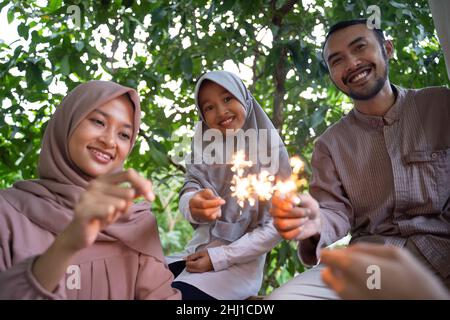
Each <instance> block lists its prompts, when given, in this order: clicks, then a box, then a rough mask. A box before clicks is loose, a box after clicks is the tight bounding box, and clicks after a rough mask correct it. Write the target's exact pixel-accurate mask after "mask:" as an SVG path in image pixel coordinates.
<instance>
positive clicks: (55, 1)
mask: <svg viewBox="0 0 450 320" xmlns="http://www.w3.org/2000/svg"><path fill="white" fill-rule="evenodd" d="M61 5H62V0H50V1H49V2H48V6H47V8H48V12H53V11H56V10H58V9H59V8H60V7H61Z"/></svg>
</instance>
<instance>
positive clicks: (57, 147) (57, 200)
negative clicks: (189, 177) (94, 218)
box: [0, 81, 164, 261]
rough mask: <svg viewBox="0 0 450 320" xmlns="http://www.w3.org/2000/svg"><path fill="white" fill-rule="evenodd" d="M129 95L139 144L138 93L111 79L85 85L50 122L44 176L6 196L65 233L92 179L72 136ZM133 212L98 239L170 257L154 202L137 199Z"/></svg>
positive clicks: (41, 222) (5, 192)
mask: <svg viewBox="0 0 450 320" xmlns="http://www.w3.org/2000/svg"><path fill="white" fill-rule="evenodd" d="M125 94H128V96H129V97H130V99H131V101H132V102H133V104H134V121H133V124H134V132H133V135H132V138H131V144H132V146H133V145H134V143H135V141H136V136H137V133H138V131H139V125H140V116H141V115H140V113H141V108H140V103H139V96H138V94H137V92H136V91H135V90H133V89H131V88H127V87H124V86H121V85H119V84H117V83H114V82H110V81H90V82H87V83H84V84H81V85H79V86H77V87H76V88H75V89H74V90H72V91H71V92H70V93H69V94H68V95H67V96H66V97H65V98H64V100H63V101H62V103H61V106H60V107H58V108H57V110H56V112H55V113H54V114H53V116H52V118H51V119H50V121H49V122H48V126H47V129H46V130H45V134H44V138H43V141H42V146H41V153H40V156H39V166H38V174H39V179H37V180H25V181H19V182H16V183H15V184H14V185H13V188H11V189H7V190H1V191H0V195H1V196H3V197H4V198H5V200H7V201H8V202H9V203H10V204H11V205H12V206H13V207H14V208H15V209H16V210H17V211H18V212H21V213H22V214H23V215H25V216H26V217H27V218H28V219H30V220H31V221H33V222H34V223H35V224H37V225H39V226H40V227H42V228H43V229H45V230H48V231H50V232H51V233H53V234H55V235H57V234H59V233H61V232H62V231H63V230H64V229H65V228H66V227H67V225H68V224H69V223H70V222H71V220H72V217H73V209H74V207H75V205H76V203H77V201H78V199H79V197H80V195H81V193H82V192H83V191H84V190H85V189H86V187H87V186H88V184H89V181H90V180H92V178H91V177H88V176H87V175H85V174H84V173H82V172H81V170H80V169H79V168H78V167H77V166H76V165H75V164H74V163H73V162H72V160H71V159H70V157H69V150H68V144H69V140H70V138H71V136H72V134H73V132H74V131H75V129H76V128H77V126H78V124H79V123H80V122H81V121H82V120H83V119H84V118H85V117H86V116H87V115H88V114H89V113H90V112H92V111H93V110H95V109H96V108H98V107H100V106H101V105H103V104H105V103H106V102H109V101H111V100H113V99H115V98H118V97H120V96H123V95H125ZM130 151H131V150H130ZM120 169H121V168H119V169H118V170H120ZM0 210H4V208H0ZM128 213H129V215H127V216H125V217H122V218H120V219H119V220H118V221H117V222H116V223H114V224H112V225H110V226H108V227H107V228H106V229H105V230H103V231H102V232H101V233H100V234H99V235H98V237H97V241H121V242H123V243H124V244H125V245H126V246H128V247H130V248H131V249H134V250H136V251H138V252H142V253H145V254H148V255H151V256H154V257H157V258H159V259H160V260H161V261H164V260H163V253H162V249H161V244H160V240H159V236H158V233H157V227H156V220H155V218H154V216H153V215H152V214H151V213H150V208H149V205H148V203H145V202H144V203H140V204H134V205H132V206H131V207H130V209H129V212H128Z"/></svg>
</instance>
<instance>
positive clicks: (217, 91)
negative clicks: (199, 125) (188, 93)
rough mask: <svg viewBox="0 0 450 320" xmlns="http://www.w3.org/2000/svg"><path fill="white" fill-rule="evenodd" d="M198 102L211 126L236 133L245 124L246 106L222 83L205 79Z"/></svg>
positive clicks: (223, 131)
mask: <svg viewBox="0 0 450 320" xmlns="http://www.w3.org/2000/svg"><path fill="white" fill-rule="evenodd" d="M198 102H199V107H200V110H201V112H202V114H203V118H204V119H205V122H206V124H207V126H208V127H209V128H211V129H218V130H220V131H221V132H222V133H223V134H226V133H227V132H226V131H227V130H232V131H231V132H229V133H234V131H235V130H238V129H241V128H242V127H243V126H244V123H245V118H246V112H245V108H244V106H243V105H242V104H241V103H240V102H239V100H238V99H236V98H235V97H234V96H233V95H232V94H231V93H230V92H228V90H226V89H225V88H224V87H222V86H221V85H218V84H217V83H215V82H212V81H209V80H205V81H204V82H203V83H202V85H201V86H200V91H199V94H198Z"/></svg>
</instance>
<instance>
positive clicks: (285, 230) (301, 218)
mask: <svg viewBox="0 0 450 320" xmlns="http://www.w3.org/2000/svg"><path fill="white" fill-rule="evenodd" d="M298 199H299V200H300V205H298V206H296V205H295V204H294V203H293V201H292V200H291V198H281V197H280V196H279V194H275V195H274V196H273V197H272V208H271V209H270V213H271V215H272V216H273V224H274V225H275V228H277V230H278V232H279V233H280V235H281V236H282V237H283V238H284V239H286V240H292V239H295V240H303V239H307V238H310V237H313V236H316V237H319V236H320V231H321V227H322V220H321V217H320V209H319V203H318V202H317V201H316V200H315V199H314V198H313V197H311V196H310V195H309V194H307V193H305V194H300V195H298Z"/></svg>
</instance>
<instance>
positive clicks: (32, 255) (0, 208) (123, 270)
mask: <svg viewBox="0 0 450 320" xmlns="http://www.w3.org/2000/svg"><path fill="white" fill-rule="evenodd" d="M153 219H154V218H153ZM154 227H155V228H154V229H155V230H148V231H147V232H154V233H155V234H156V233H157V230H156V224H154ZM54 239H55V235H54V234H52V233H51V232H49V231H47V230H44V229H43V228H41V227H39V226H38V225H36V224H34V223H33V222H32V221H30V220H29V219H28V218H27V217H25V216H24V215H23V214H21V213H20V212H18V211H16V210H15V209H14V207H12V206H11V205H10V204H9V203H8V202H7V201H5V200H4V198H3V197H2V196H1V195H0V299H180V293H179V292H178V291H176V290H175V289H173V288H172V287H171V283H172V280H173V275H172V273H171V272H170V271H169V270H168V268H167V267H166V265H165V263H164V262H163V261H161V260H160V259H158V258H156V257H154V256H151V255H146V254H143V253H139V252H137V251H135V250H132V249H130V248H129V247H127V246H125V245H124V244H122V243H121V242H119V241H102V242H96V243H94V245H92V246H91V247H89V248H86V249H83V250H81V251H80V252H79V253H78V254H77V255H76V256H75V258H74V259H73V261H72V263H71V266H69V267H68V268H67V271H68V273H66V277H65V278H63V279H61V281H60V283H59V285H58V287H57V289H56V290H55V291H54V292H49V291H46V290H45V289H44V288H42V287H41V286H40V285H39V283H38V282H37V281H36V279H35V278H34V276H33V274H32V273H31V267H32V264H33V262H34V260H35V259H36V257H37V256H39V255H40V254H41V253H43V252H44V251H45V250H46V249H47V248H48V247H49V246H50V245H51V244H52V242H53V241H54Z"/></svg>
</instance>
